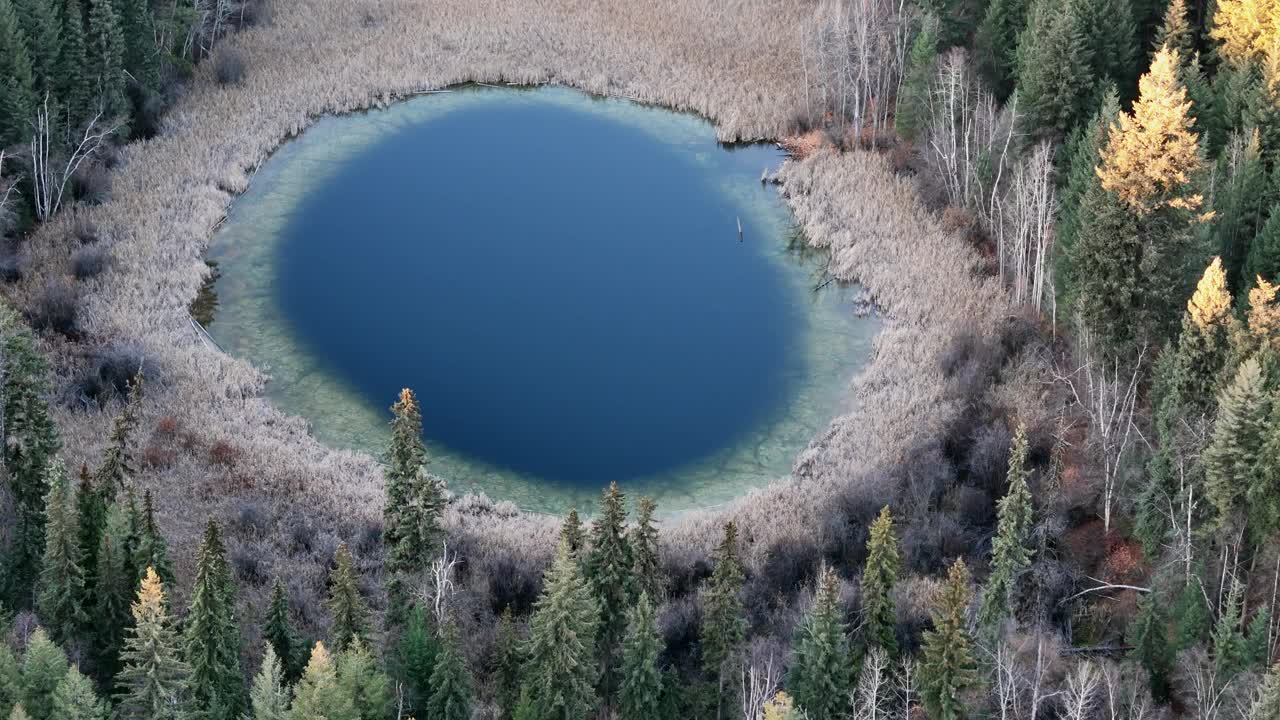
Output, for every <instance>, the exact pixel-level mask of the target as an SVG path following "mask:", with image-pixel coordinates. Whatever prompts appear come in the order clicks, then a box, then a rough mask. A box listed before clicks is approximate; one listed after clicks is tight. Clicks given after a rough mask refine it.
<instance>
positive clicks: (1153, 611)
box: [1128, 593, 1170, 699]
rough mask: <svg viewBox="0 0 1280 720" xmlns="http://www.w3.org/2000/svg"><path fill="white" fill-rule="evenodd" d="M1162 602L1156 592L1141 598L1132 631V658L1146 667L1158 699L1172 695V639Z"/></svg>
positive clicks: (1129, 631)
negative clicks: (1170, 647) (1170, 685)
mask: <svg viewBox="0 0 1280 720" xmlns="http://www.w3.org/2000/svg"><path fill="white" fill-rule="evenodd" d="M1165 624H1166V620H1165V616H1164V612H1163V610H1162V609H1161V605H1160V602H1159V601H1158V599H1157V598H1156V596H1155V594H1154V593H1147V594H1145V595H1142V596H1140V597H1139V598H1138V614H1137V617H1135V618H1134V620H1133V622H1132V623H1130V625H1129V628H1128V641H1129V645H1130V647H1131V649H1130V650H1129V657H1130V658H1131V659H1133V660H1134V661H1136V662H1138V663H1139V664H1141V665H1142V667H1143V669H1145V670H1146V671H1147V674H1148V677H1149V678H1150V682H1151V694H1152V696H1153V697H1155V698H1157V699H1161V698H1164V697H1166V695H1167V694H1168V692H1169V656H1170V652H1169V638H1168V631H1167V630H1166V628H1165Z"/></svg>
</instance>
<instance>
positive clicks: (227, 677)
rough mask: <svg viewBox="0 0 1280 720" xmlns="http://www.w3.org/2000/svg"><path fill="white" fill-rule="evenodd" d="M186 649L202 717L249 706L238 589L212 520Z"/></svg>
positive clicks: (200, 557)
mask: <svg viewBox="0 0 1280 720" xmlns="http://www.w3.org/2000/svg"><path fill="white" fill-rule="evenodd" d="M184 650H185V657H186V661H187V663H188V664H189V665H190V666H191V681H190V689H191V698H192V700H193V701H194V702H195V704H196V706H197V707H198V708H200V710H201V712H202V717H207V718H209V719H210V720H222V719H223V718H235V717H238V716H239V714H240V712H241V711H242V710H243V706H244V687H243V681H242V679H241V678H242V676H241V674H240V626H239V624H238V623H237V621H236V589H235V585H234V584H233V582H232V580H231V568H230V566H229V565H228V564H227V557H226V549H225V547H224V546H223V544H222V535H221V533H220V532H219V531H218V525H217V523H215V522H213V521H212V520H210V521H209V523H208V524H207V525H206V526H205V532H204V541H203V542H202V543H201V544H200V550H199V552H198V554H197V559H196V579H195V585H194V587H193V588H192V591H191V606H190V608H189V609H188V610H187V621H186V636H185V642H184Z"/></svg>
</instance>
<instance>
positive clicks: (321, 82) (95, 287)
mask: <svg viewBox="0 0 1280 720" xmlns="http://www.w3.org/2000/svg"><path fill="white" fill-rule="evenodd" d="M813 5H814V2H813V1H812V0H799V1H793V2H785V3H776V2H767V1H766V0H740V1H738V2H730V3H725V2H722V1H721V0H652V1H651V2H646V3H631V2H624V1H622V0H610V1H609V2H605V3H578V2H574V0H521V2H518V3H517V2H512V1H511V0H438V1H433V2H423V1H422V0H416V1H415V0H352V1H350V2H336V1H333V0H329V1H325V0H297V1H295V2H290V3H276V4H275V6H274V7H273V8H272V12H271V17H272V21H271V22H270V23H269V24H267V25H264V26H262V27H257V28H253V29H251V30H248V31H246V32H243V33H241V34H240V35H237V36H235V37H234V38H232V39H230V40H229V41H228V42H227V47H226V48H225V49H235V50H237V51H238V52H240V53H241V54H242V55H243V56H244V58H245V60H246V64H247V74H246V77H245V78H244V80H243V82H242V83H240V84H237V85H230V86H220V85H218V84H216V83H215V82H214V81H213V79H212V69H211V67H208V65H210V64H206V66H202V67H201V69H200V71H199V72H200V77H198V78H197V81H196V82H195V83H194V85H193V88H192V90H191V91H190V93H189V94H188V95H187V96H186V97H185V98H184V99H183V100H182V101H181V103H180V104H179V105H178V107H176V108H175V109H174V110H173V111H172V112H171V113H170V115H169V116H168V118H167V121H166V128H165V130H164V132H163V133H162V135H161V136H160V137H158V138H156V139H153V140H151V141H148V142H145V143H139V144H136V145H133V146H130V147H129V148H127V149H126V150H125V152H124V160H125V163H124V166H123V168H122V169H121V170H120V171H118V172H117V173H116V174H115V176H114V180H113V191H112V200H111V201H110V202H108V203H106V204H104V205H101V206H98V207H93V208H87V209H84V210H81V211H78V213H79V214H80V215H83V216H84V217H85V218H87V219H88V220H90V221H91V222H92V223H93V224H94V225H96V226H97V228H98V230H99V232H100V234H101V235H103V236H104V237H105V238H106V239H107V240H106V241H107V242H110V243H111V246H112V249H113V254H114V263H113V265H112V266H111V268H110V270H109V271H107V272H106V273H104V274H103V275H101V276H99V277H98V278H96V279H94V280H92V281H89V282H88V283H87V284H86V285H85V298H84V310H83V313H82V315H83V316H82V324H83V326H84V328H85V330H87V332H88V334H89V336H90V337H91V338H94V339H95V340H93V341H92V342H94V343H95V344H96V345H97V346H98V349H102V348H105V347H107V346H119V345H127V346H132V347H136V348H138V349H140V350H141V351H142V352H143V353H144V354H145V355H146V356H147V358H148V360H149V362H152V363H154V364H155V367H156V374H157V376H158V378H159V379H160V382H159V383H157V385H156V386H154V387H153V388H152V390H151V392H150V394H149V396H148V399H147V403H146V405H147V407H146V411H145V415H146V419H145V420H144V425H143V426H144V429H145V434H146V436H147V437H144V438H143V441H144V443H146V444H148V445H149V446H151V447H158V448H161V449H175V451H174V453H173V455H174V459H172V460H171V461H169V462H168V463H167V464H163V465H161V466H159V467H158V468H153V469H149V470H147V471H146V472H145V473H144V478H143V480H144V482H145V483H147V484H148V485H150V486H153V487H156V488H157V489H158V490H159V493H158V495H159V497H160V498H161V503H162V504H161V510H162V512H163V514H164V517H165V522H166V526H167V528H166V529H167V530H168V531H169V532H170V534H171V537H172V538H173V541H174V542H175V543H177V544H179V546H180V547H182V550H183V552H182V553H180V560H181V567H180V568H179V569H180V570H181V569H183V567H187V563H189V561H190V553H191V550H192V548H193V546H194V542H195V539H196V538H197V537H198V532H199V527H200V525H201V523H202V522H203V520H204V518H205V517H206V516H207V514H213V515H214V516H218V517H223V518H227V519H229V520H231V521H233V526H234V530H235V532H233V538H234V540H233V542H234V543H235V547H238V548H239V551H240V552H242V553H244V554H245V555H247V556H248V555H251V556H254V557H256V558H258V562H260V563H262V564H263V565H264V567H261V568H259V570H260V575H261V576H263V577H269V576H270V574H272V573H273V572H275V571H276V570H277V569H280V570H284V569H285V568H287V569H288V574H289V575H290V577H291V582H292V583H293V584H294V586H295V592H302V593H308V594H312V595H313V596H314V595H317V594H320V593H322V592H323V582H324V578H323V565H324V563H325V562H327V557H325V553H326V552H329V551H331V545H332V542H333V541H335V540H336V539H338V538H342V539H347V540H351V541H352V542H353V543H356V544H357V546H359V544H360V541H361V540H362V538H367V537H368V536H369V534H370V532H371V531H372V530H374V529H376V528H374V525H375V524H376V521H377V518H378V517H379V515H380V504H381V482H380V477H379V470H378V467H377V465H376V464H375V463H374V461H373V460H372V459H371V458H369V457H367V456H364V455H360V454H355V453H350V452H341V451H334V450H330V449H327V448H324V447H322V446H321V445H320V444H319V443H317V442H315V441H314V440H313V439H312V438H310V437H309V436H308V434H307V432H306V428H305V423H304V422H303V421H302V420H300V419H297V418H291V417H287V416H285V415H283V414H281V413H280V412H278V411H277V410H275V409H274V408H272V407H271V406H270V404H269V403H267V402H266V401H265V400H264V399H262V398H261V397H260V391H261V389H262V384H263V380H264V377H263V375H262V374H261V373H260V372H259V371H257V370H255V369H254V368H251V367H249V366H248V365H247V364H245V363H243V362H241V361H239V360H236V359H234V358H231V357H228V356H226V355H224V354H222V353H221V352H218V351H217V350H216V349H214V348H212V347H210V346H209V345H207V344H206V343H205V342H204V341H203V340H201V339H199V338H198V336H197V335H196V333H195V332H194V331H193V329H192V327H191V325H190V323H189V321H188V317H187V313H186V308H187V305H188V303H189V301H190V300H191V298H192V297H194V295H195V293H196V291H197V289H198V287H199V285H200V282H201V279H202V277H203V275H204V272H205V266H204V264H203V262H202V255H203V252H204V250H205V248H206V247H207V245H208V242H209V240H210V237H211V234H212V231H213V228H214V227H215V225H216V224H217V223H218V221H219V219H220V218H221V217H222V214H223V212H224V208H225V206H226V205H227V203H228V202H229V201H230V200H231V198H232V195H233V194H234V193H237V192H240V191H243V190H244V189H245V188H246V187H247V186H248V183H249V181H250V177H251V174H252V171H253V169H254V168H256V167H257V166H258V165H259V164H261V163H262V162H263V161H264V159H265V158H266V157H267V156H268V154H269V153H270V152H271V150H272V149H273V148H275V147H276V146H277V145H279V144H280V143H281V142H282V141H283V140H285V139H286V138H288V137H290V136H291V135H294V134H296V133H298V132H301V131H302V130H303V129H305V128H306V127H307V125H308V124H309V123H310V122H311V121H312V120H313V119H314V118H316V117H318V116H320V115H323V114H326V113H339V112H349V111H354V110H359V109H362V108H366V107H372V106H378V105H381V104H383V103H386V102H389V101H390V100H392V99H394V98H395V97H399V96H402V95H405V94H408V93H412V92H415V91H418V90H422V89H426V88H436V87H443V86H447V85H450V84H454V83H458V82H463V81H471V80H479V81H490V82H522V83H533V82H544V81H555V82H560V83H564V84H567V85H572V86H576V87H579V88H582V89H585V90H588V91H592V92H597V93H607V94H612V95H620V96H627V97H632V98H635V99H638V100H641V101H645V102H652V103H657V104H661V105H665V106H668V107H672V108H676V109H681V110H690V111H695V112H698V113H701V114H703V115H705V116H708V117H710V118H712V119H713V120H714V121H715V123H716V125H717V131H718V133H719V134H720V136H721V137H722V138H725V139H735V138H760V137H778V136H780V135H782V134H784V133H785V132H786V131H787V130H789V127H790V123H791V119H792V117H793V116H795V114H796V112H797V110H798V109H799V108H800V107H801V106H802V104H803V77H802V75H801V71H800V61H799V51H798V42H799V37H798V36H799V32H798V27H799V24H800V21H801V19H802V18H804V17H807V16H808V15H809V14H810V13H811V12H812V9H813ZM784 179H785V182H786V186H785V191H786V194H787V196H788V198H789V201H790V203H791V205H792V206H793V208H794V209H795V212H796V215H797V218H798V219H799V221H800V222H801V223H802V224H803V226H804V227H805V229H806V230H807V232H808V235H809V238H810V239H811V241H812V242H814V243H815V244H817V245H821V246H824V247H827V248H830V249H831V250H832V251H833V253H834V257H833V269H834V271H835V272H836V273H837V274H838V275H839V276H840V277H841V278H846V279H858V280H860V281H861V282H863V283H864V284H865V285H866V286H867V287H869V288H870V289H871V290H872V291H873V292H874V294H875V296H876V298H877V300H878V301H879V303H880V304H881V305H882V306H883V307H884V308H885V309H886V310H887V312H888V314H889V316H890V318H891V319H892V322H891V323H890V324H889V325H888V326H887V327H886V329H885V331H884V332H883V334H882V336H881V337H880V338H879V340H878V342H877V346H876V347H877V349H876V352H875V355H874V357H873V358H872V360H871V361H870V362H869V364H868V365H867V367H866V370H865V372H864V375H863V377H862V378H861V379H860V380H859V381H858V383H857V387H856V398H857V399H856V409H855V410H854V411H853V412H852V414H850V415H848V416H846V417H842V418H840V419H838V420H836V421H835V422H834V423H833V424H832V426H831V429H830V430H829V431H828V432H827V433H826V434H825V435H824V436H823V437H821V438H818V439H816V440H815V441H814V444H813V445H812V447H811V448H810V449H808V450H807V451H806V452H805V453H804V454H803V455H802V457H801V458H800V460H799V462H798V464H797V469H798V472H797V473H796V477H795V478H794V479H789V480H784V481H780V482H779V483H776V484H775V485H773V486H771V487H769V488H767V489H764V490H761V491H758V492H755V493H753V494H751V495H750V496H748V497H746V498H743V499H742V500H740V501H738V502H736V503H734V504H732V505H731V506H729V507H727V508H721V509H717V510H714V511H704V512H699V513H691V514H689V515H687V516H683V517H681V518H679V519H675V520H671V521H668V522H667V526H668V527H667V528H666V531H667V543H668V546H669V547H683V546H689V545H692V546H694V547H696V548H699V549H705V548H706V547H708V546H709V545H710V544H711V543H712V542H713V541H714V537H715V535H716V534H717V533H718V526H719V524H720V523H721V522H723V520H724V519H725V518H726V517H729V516H733V517H736V518H738V519H739V521H740V522H741V523H742V524H743V525H744V527H745V528H746V530H747V537H748V539H749V540H751V541H752V545H753V547H755V548H765V547H768V545H769V543H770V542H771V541H772V540H773V539H776V538H779V537H782V536H785V535H788V534H799V535H809V534H815V533H819V532H821V530H820V528H819V527H818V524H819V523H818V521H817V519H818V518H819V517H821V513H820V509H821V508H822V505H823V503H824V502H825V501H826V500H827V499H828V498H829V497H830V495H831V493H833V492H835V491H837V490H838V489H839V487H840V485H841V483H843V482H847V481H849V479H850V478H852V477H854V476H855V475H856V473H855V471H856V470H857V469H859V468H865V467H869V466H874V465H875V464H879V463H887V462H892V461H893V460H895V459H896V458H897V457H899V456H900V455H901V453H902V452H904V449H905V448H907V447H909V446H910V439H911V438H912V437H918V436H919V434H920V433H928V432H930V430H931V428H934V427H937V426H938V424H939V423H940V422H943V421H945V419H946V418H947V417H949V416H954V414H955V412H956V410H955V408H948V407H946V406H945V405H943V404H941V398H942V397H943V385H944V383H943V380H942V379H941V378H940V377H938V376H937V373H938V371H937V370H936V368H937V358H938V355H939V353H940V352H941V348H942V347H943V345H944V343H945V340H946V339H947V338H949V337H950V336H951V334H952V333H953V332H955V331H956V329H957V328H959V327H961V326H962V325H964V324H965V323H968V322H970V321H972V320H973V319H975V318H979V319H982V318H992V317H997V316H1000V315H1002V314H1003V313H1005V312H1006V311H1007V305H1006V301H1005V300H1004V297H1003V294H1002V293H1001V292H1000V290H999V288H998V287H996V285H995V284H994V282H993V281H990V280H984V279H982V274H981V273H980V272H979V271H978V269H977V262H978V261H977V258H976V257H975V254H974V253H973V251H972V250H971V249H969V248H968V247H967V246H966V245H965V244H964V243H963V242H962V241H961V240H960V239H958V238H957V237H955V236H953V235H951V234H948V233H946V232H944V231H943V229H942V228H941V227H940V226H939V225H938V223H937V221H936V220H935V218H934V217H933V216H932V214H931V213H929V212H928V211H927V210H926V209H925V208H924V207H923V205H922V204H921V202H920V199H919V197H918V196H917V194H916V192H915V190H914V188H913V186H912V183H911V182H910V181H907V180H904V179H900V178H897V177H895V176H894V174H893V172H892V171H891V169H890V168H889V167H888V166H887V165H886V163H885V162H884V161H883V160H882V159H880V158H878V157H876V156H872V155H867V154H859V153H855V154H848V155H843V156H835V155H832V154H826V153H820V154H818V155H816V156H814V157H811V158H809V159H807V160H804V161H802V162H798V163H793V164H790V165H789V166H788V167H787V169H786V170H785V172H784ZM72 224H73V215H72V213H64V214H63V216H61V217H59V218H57V219H56V220H55V221H54V222H52V223H50V224H49V225H48V226H46V227H45V228H43V229H42V230H41V231H40V232H39V234H38V236H37V237H36V238H34V239H33V241H32V242H31V243H30V245H31V247H32V248H33V255H34V257H33V262H32V266H33V268H35V269H36V272H35V273H34V276H33V277H32V278H31V279H29V280H28V281H26V282H25V284H24V287H23V288H22V290H21V291H20V292H26V293H28V294H30V293H33V292H34V288H36V287H39V286H40V284H41V283H43V282H44V281H47V280H48V279H49V277H50V276H53V275H57V274H61V273H63V272H65V264H66V261H67V257H68V256H69V254H70V252H72V250H73V246H74V240H72V239H71V237H70V236H71V234H72V233H71V229H72ZM353 241H358V238H354V239H353ZM41 275H43V276H44V277H41ZM981 322H984V323H986V324H987V325H989V324H990V322H991V321H990V320H982V321H981ZM77 352H80V351H77ZM61 360H62V363H61V364H62V366H63V367H73V366H74V365H75V364H76V358H73V357H71V356H70V355H65V356H64V357H62V358H61ZM162 415H173V416H176V419H177V425H178V428H179V429H178V430H171V431H170V432H168V433H167V434H162V433H159V432H158V431H155V430H152V428H155V427H157V421H158V419H159V418H160V417H161V416H162ZM59 420H60V422H61V424H62V426H63V428H64V429H65V430H66V432H67V434H68V436H69V438H68V440H69V442H68V445H69V446H70V447H72V448H74V449H75V450H76V451H77V452H79V453H80V455H78V456H76V457H73V458H71V460H72V461H76V462H78V461H81V460H87V461H92V457H93V453H95V452H96V451H97V450H98V449H100V448H101V447H102V443H103V437H104V434H105V433H104V430H105V428H106V426H107V418H106V417H105V416H101V415H98V414H94V413H81V412H72V411H65V410H64V411H62V413H61V416H60V418H59ZM220 441H221V442H224V443H226V444H227V445H229V446H231V447H233V448H235V449H236V452H235V453H234V454H233V456H232V457H231V458H229V459H228V458H222V460H221V461H220V462H213V461H211V459H210V458H211V457H212V454H211V453H212V449H213V448H214V447H215V446H216V444H217V443H219V442H220ZM604 480H607V479H606V478H602V481H604ZM246 508H248V510H246ZM255 508H265V517H261V516H259V515H260V514H259V512H258V510H255ZM450 518H451V523H452V525H453V527H454V529H455V531H456V532H457V534H458V535H459V536H461V537H463V538H464V539H465V540H466V542H467V548H468V550H469V551H470V552H471V553H472V560H476V559H477V558H480V557H484V556H497V555H500V554H505V553H510V554H514V555H517V556H523V557H525V558H528V557H529V556H530V555H533V556H535V557H536V558H537V559H541V558H542V557H544V553H546V552H547V551H548V549H549V547H550V543H551V538H552V537H553V533H554V531H555V528H556V521H555V520H554V519H551V518H546V517H541V516H532V515H527V514H522V513H518V512H516V511H515V510H514V509H513V508H511V507H509V506H503V505H501V504H498V505H496V506H495V505H493V504H488V503H483V502H474V501H469V502H467V503H459V504H458V505H457V506H456V507H455V508H454V510H453V511H452V512H451V515H450ZM316 526H319V527H320V528H321V530H320V533H321V535H323V536H325V537H323V538H322V539H321V540H317V541H315V542H310V541H306V540H307V538H306V537H302V538H301V539H300V537H299V535H300V533H299V527H303V528H304V529H306V528H311V529H310V530H306V532H302V533H301V535H303V536H306V535H307V533H309V532H312V530H314V528H315V527H316ZM326 533H328V534H327V535H325V534H326ZM313 546H314V547H313ZM357 550H358V551H359V547H357ZM307 553H310V554H311V555H312V556H314V557H315V558H316V560H317V562H315V563H310V564H308V563H306V562H304V557H305V556H306V554H307ZM246 562H247V561H246ZM372 583H373V580H371V584H372ZM256 595H257V594H256V593H255V596H256ZM319 622H322V621H319Z"/></svg>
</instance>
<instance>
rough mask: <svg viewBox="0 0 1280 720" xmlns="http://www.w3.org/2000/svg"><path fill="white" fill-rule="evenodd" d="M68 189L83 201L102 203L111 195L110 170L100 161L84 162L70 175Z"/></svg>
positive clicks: (90, 203) (95, 203) (92, 203)
mask: <svg viewBox="0 0 1280 720" xmlns="http://www.w3.org/2000/svg"><path fill="white" fill-rule="evenodd" d="M70 190H71V194H72V196H73V197H75V198H76V199H77V200H79V201H81V202H83V203H86V204H89V205H97V204H99V203H104V202H106V201H107V200H108V199H109V198H110V197H111V171H110V169H109V168H107V166H106V164H105V163H102V162H88V163H85V164H83V165H81V166H80V167H79V169H77V170H76V172H75V174H74V175H72V176H71V187H70Z"/></svg>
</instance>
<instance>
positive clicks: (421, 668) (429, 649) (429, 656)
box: [398, 605, 440, 709]
mask: <svg viewBox="0 0 1280 720" xmlns="http://www.w3.org/2000/svg"><path fill="white" fill-rule="evenodd" d="M439 653H440V641H439V639H438V638H437V637H436V634H435V630H434V628H433V627H432V621H431V619H430V615H428V614H427V613H426V612H425V611H424V610H423V609H422V606H421V605H414V606H413V608H411V609H410V610H409V619H408V621H407V622H406V623H405V628H404V633H403V634H402V635H401V637H400V653H399V660H400V663H399V668H398V672H399V676H400V679H401V680H402V681H403V682H404V684H405V687H406V688H407V689H408V691H409V702H410V704H411V705H412V707H414V708H415V709H420V708H426V707H427V703H428V702H429V701H430V700H431V672H432V671H433V670H434V669H435V667H436V656H437V655H439Z"/></svg>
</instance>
